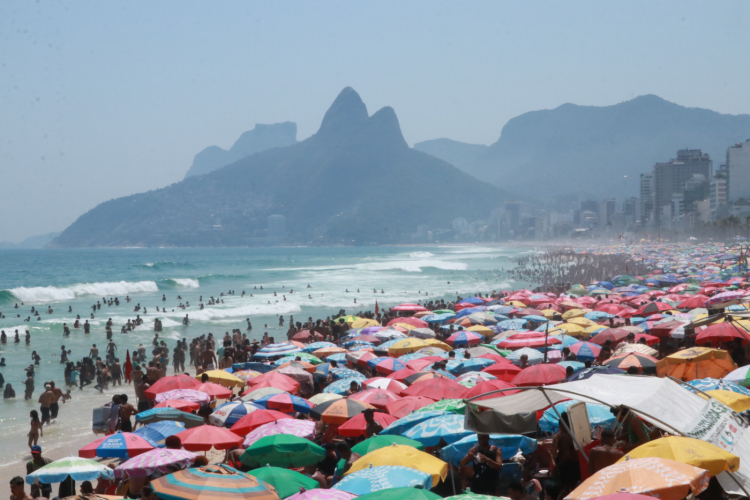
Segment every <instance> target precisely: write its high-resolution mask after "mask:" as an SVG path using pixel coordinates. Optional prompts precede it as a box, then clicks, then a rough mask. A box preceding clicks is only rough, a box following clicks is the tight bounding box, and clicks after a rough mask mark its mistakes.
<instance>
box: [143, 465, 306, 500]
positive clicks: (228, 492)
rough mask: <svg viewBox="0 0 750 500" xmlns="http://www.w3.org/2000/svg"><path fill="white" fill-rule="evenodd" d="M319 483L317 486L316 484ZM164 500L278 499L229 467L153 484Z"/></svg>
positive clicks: (255, 480) (196, 471)
mask: <svg viewBox="0 0 750 500" xmlns="http://www.w3.org/2000/svg"><path fill="white" fill-rule="evenodd" d="M316 484H317V483H316ZM151 487H152V488H153V489H154V493H156V495H157V496H158V497H159V498H161V499H162V500H198V499H200V500H278V498H279V495H278V494H277V493H276V490H275V488H273V487H272V486H271V485H269V484H267V483H265V482H264V481H263V480H261V479H259V478H257V477H255V476H251V475H249V474H245V473H243V472H240V471H238V470H235V469H233V468H231V467H229V466H227V465H218V464H217V465H209V466H206V467H199V468H196V469H185V470H180V471H177V472H175V473H173V474H168V475H166V476H162V477H160V478H158V479H154V480H153V481H151Z"/></svg>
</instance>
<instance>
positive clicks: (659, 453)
mask: <svg viewBox="0 0 750 500" xmlns="http://www.w3.org/2000/svg"><path fill="white" fill-rule="evenodd" d="M710 392H728V391H710ZM731 394H734V393H733V392H732V393H731ZM628 456H629V457H630V458H648V457H656V458H668V459H669V460H675V461H677V462H682V463H683V464H688V465H693V466H695V467H699V468H701V469H705V470H707V471H708V473H709V474H711V476H716V475H718V474H721V473H722V472H724V471H729V472H734V471H736V470H737V469H739V468H740V457H738V456H736V455H732V454H731V453H729V452H728V451H724V450H722V449H721V448H719V447H718V446H716V445H714V444H711V443H708V442H706V441H701V440H700V439H693V438H689V437H680V436H670V437H664V438H659V439H655V440H653V441H650V442H648V443H646V444H642V445H641V446H639V447H637V448H634V449H633V450H631V451H630V453H628ZM619 461H620V462H623V461H625V457H622V458H621V459H620V460H619Z"/></svg>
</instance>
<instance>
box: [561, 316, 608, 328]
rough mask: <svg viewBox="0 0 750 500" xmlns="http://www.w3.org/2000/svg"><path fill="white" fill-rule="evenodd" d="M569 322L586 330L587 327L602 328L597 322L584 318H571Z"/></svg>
mask: <svg viewBox="0 0 750 500" xmlns="http://www.w3.org/2000/svg"><path fill="white" fill-rule="evenodd" d="M567 322H568V323H573V324H574V325H581V326H582V327H584V328H586V327H587V326H601V325H600V324H598V323H597V322H596V321H591V320H590V319H588V318H584V317H583V316H581V317H578V318H571V319H569V320H568V321H567Z"/></svg>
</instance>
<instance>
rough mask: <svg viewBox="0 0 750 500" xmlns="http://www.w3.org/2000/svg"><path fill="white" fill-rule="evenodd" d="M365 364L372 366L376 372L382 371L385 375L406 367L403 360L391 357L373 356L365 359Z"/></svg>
mask: <svg viewBox="0 0 750 500" xmlns="http://www.w3.org/2000/svg"><path fill="white" fill-rule="evenodd" d="M367 366H369V367H370V368H374V369H375V371H376V372H378V373H384V374H386V375H390V374H391V373H393V372H395V371H398V370H403V369H404V368H406V365H405V364H404V363H403V362H401V361H400V360H398V359H396V358H391V357H382V358H373V359H371V360H369V361H367Z"/></svg>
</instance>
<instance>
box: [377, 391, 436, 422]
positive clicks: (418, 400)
mask: <svg viewBox="0 0 750 500" xmlns="http://www.w3.org/2000/svg"><path fill="white" fill-rule="evenodd" d="M434 402H435V400H434V399H432V398H426V397H424V396H406V397H404V398H401V399H399V400H398V401H393V402H391V403H388V404H387V405H385V410H386V411H387V412H388V413H390V414H391V415H393V416H394V417H396V418H404V417H405V416H407V415H409V414H410V413H413V412H415V411H417V410H419V409H420V408H423V407H425V406H427V405H431V404H432V403H434Z"/></svg>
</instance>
